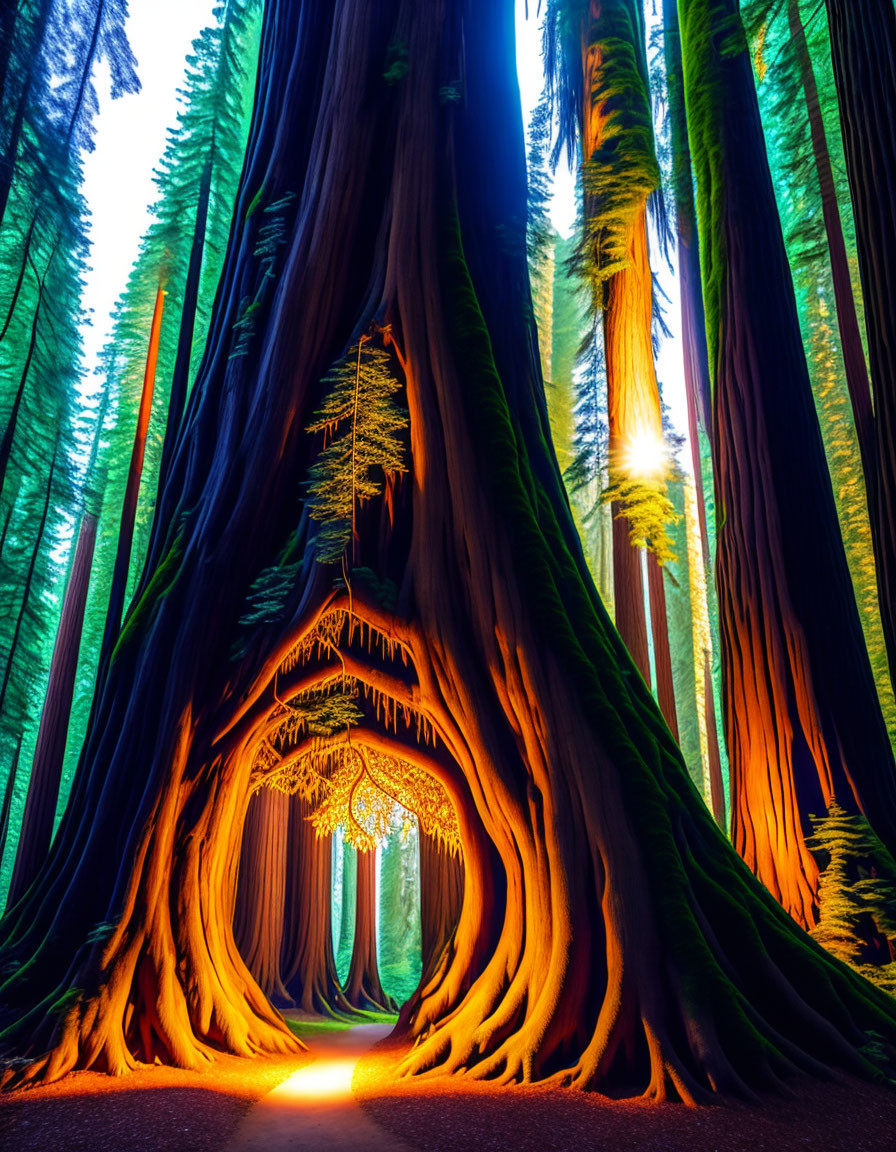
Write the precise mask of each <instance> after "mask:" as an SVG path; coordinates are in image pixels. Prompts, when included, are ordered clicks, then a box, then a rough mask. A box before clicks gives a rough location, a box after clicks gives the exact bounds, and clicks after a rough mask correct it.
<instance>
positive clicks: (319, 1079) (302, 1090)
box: [277, 1057, 358, 1101]
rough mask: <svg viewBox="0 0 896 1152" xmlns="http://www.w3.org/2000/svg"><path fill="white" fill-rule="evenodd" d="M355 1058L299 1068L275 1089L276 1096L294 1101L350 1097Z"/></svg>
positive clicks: (322, 1062)
mask: <svg viewBox="0 0 896 1152" xmlns="http://www.w3.org/2000/svg"><path fill="white" fill-rule="evenodd" d="M357 1063H358V1060H357V1057H354V1058H351V1059H341V1060H328V1059H320V1060H317V1061H315V1063H314V1064H311V1065H310V1066H309V1067H307V1068H300V1069H299V1071H298V1072H295V1073H294V1074H293V1075H292V1076H290V1077H289V1079H288V1080H285V1081H284V1082H283V1083H282V1084H281V1085H280V1087H279V1088H278V1089H277V1095H278V1096H283V1097H287V1096H288V1097H291V1098H293V1099H295V1100H304V1101H312V1100H317V1099H326V1100H327V1101H330V1100H332V1099H333V1098H334V1097H335V1096H351V1094H352V1075H353V1074H354V1071H355V1066H356V1065H357Z"/></svg>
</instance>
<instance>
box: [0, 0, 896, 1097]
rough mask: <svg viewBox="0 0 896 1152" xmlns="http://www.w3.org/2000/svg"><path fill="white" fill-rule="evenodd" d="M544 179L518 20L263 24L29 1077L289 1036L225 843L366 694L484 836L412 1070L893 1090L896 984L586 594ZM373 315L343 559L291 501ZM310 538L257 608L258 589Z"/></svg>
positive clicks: (14, 1017)
mask: <svg viewBox="0 0 896 1152" xmlns="http://www.w3.org/2000/svg"><path fill="white" fill-rule="evenodd" d="M396 45H398V46H400V47H401V49H402V51H400V52H398V53H397V57H396V52H397V49H396ZM405 46H406V53H407V54H406V58H405V54H404V48H405ZM403 64H406V65H407V66H406V68H405V67H402V65H403ZM526 191H527V190H526V176H525V158H524V147H523V138H522V116H521V112H520V103H519V91H518V83H517V79H516V66H515V59H514V5H513V4H512V3H511V2H510V0H495V2H494V3H489V4H482V3H472V2H468V0H434V2H433V3H432V4H419V3H416V2H411V0H383V2H382V3H378V4H375V5H374V4H370V3H367V2H366V0H338V2H337V3H335V4H332V5H321V4H317V3H311V2H305V0H289V2H286V0H269V3H268V5H267V7H266V10H265V24H264V33H263V48H262V59H261V68H260V81H259V90H258V97H257V102H256V109H255V115H254V118H253V125H252V130H251V134H250V142H249V148H248V156H247V161H246V167H245V169H244V178H243V182H242V186H241V190H240V193H239V197H238V203H237V206H236V211H235V214H234V220H235V227H234V232H233V235H232V237H231V243H230V247H229V252H228V256H227V260H226V264H225V269H224V274H223V278H222V284H221V288H220V290H219V295H218V306H217V307H216V309H215V316H214V317H213V320H212V325H211V335H210V338H209V342H208V344H207V347H206V352H205V357H204V360H203V366H202V368H201V369H200V372H199V378H198V380H197V384H196V387H195V388H194V390H193V393H192V395H191V398H190V402H189V405H188V411H187V417H186V421H185V425H184V431H183V434H182V436H181V437H180V438H179V440H178V444H177V448H176V450H175V454H174V459H173V462H172V468H171V472H170V474H169V480H168V483H167V484H166V486H165V490H164V492H163V493H162V494H161V498H160V501H159V516H158V518H157V521H156V526H155V528H154V538H153V541H152V544H151V547H150V562H149V564H148V566H147V569H146V571H145V573H144V576H143V580H142V582H141V585H140V588H139V589H138V593H137V597H136V602H135V605H134V606H133V608H132V609H131V611H130V612H129V615H128V619H127V621H126V623H125V626H124V628H123V630H122V636H121V639H120V640H119V648H118V653H117V657H116V659H115V660H114V661H113V662H112V663H111V665H110V669H109V673H108V675H107V677H106V679H105V682H104V683H103V684H102V686H101V689H100V697H99V700H98V702H97V705H96V707H95V709H94V714H93V718H92V722H91V725H90V730H89V733H88V737H87V741H86V746H85V752H84V756H83V758H82V762H81V765H80V768H79V772H78V775H77V778H76V782H75V788H74V791H73V795H72V800H71V803H70V805H69V807H68V809H67V811H66V815H65V817H64V819H63V823H62V825H61V827H60V831H59V834H58V835H57V837H56V838H55V841H54V844H53V847H52V849H51V853H50V857H49V859H48V861H47V864H46V865H45V867H44V869H43V870H42V873H41V875H40V877H39V880H38V882H37V883H36V884H34V885H33V886H32V888H31V889H30V890H29V893H28V894H27V895H26V897H25V899H24V900H23V901H21V902H20V904H19V906H18V907H17V909H16V910H15V912H14V913H13V914H12V915H10V916H8V917H7V918H5V920H4V921H3V923H2V927H0V971H11V972H12V975H10V977H9V978H8V979H7V980H6V982H5V984H4V985H3V988H2V994H0V1015H2V1021H3V1023H4V1024H5V1025H6V1030H5V1033H4V1040H5V1043H6V1046H7V1049H8V1050H9V1051H11V1052H15V1053H16V1054H18V1055H21V1056H24V1057H26V1058H27V1059H26V1062H23V1063H21V1064H17V1065H16V1066H15V1069H14V1070H11V1073H10V1076H11V1078H17V1079H19V1080H35V1079H39V1078H44V1079H52V1078H55V1077H58V1076H59V1075H61V1074H63V1073H65V1072H66V1071H68V1070H69V1069H71V1068H73V1067H86V1066H93V1067H96V1068H101V1069H102V1068H105V1069H109V1070H112V1071H124V1070H125V1069H127V1068H129V1067H133V1065H134V1063H135V1061H136V1060H137V1059H149V1060H152V1059H154V1058H155V1057H158V1058H159V1059H160V1060H163V1061H167V1062H170V1063H176V1064H179V1065H184V1066H188V1067H196V1066H201V1065H202V1064H204V1063H205V1062H206V1061H207V1060H208V1059H211V1058H213V1057H214V1054H215V1052H216V1051H217V1050H220V1049H225V1050H226V1051H229V1052H234V1053H237V1054H242V1055H250V1054H255V1053H258V1052H276V1051H284V1050H285V1051H295V1050H297V1049H298V1048H299V1047H300V1045H299V1043H298V1041H297V1040H296V1039H295V1038H294V1037H293V1036H292V1034H291V1033H290V1032H289V1031H288V1029H287V1027H286V1025H285V1023H284V1022H283V1020H282V1019H281V1018H280V1017H279V1016H278V1015H277V1014H276V1013H274V1012H273V1011H272V1009H271V1008H270V1006H269V1004H268V1002H267V1001H266V999H265V997H264V996H263V994H262V993H261V991H260V989H259V988H258V986H257V984H256V983H255V981H253V980H252V978H251V975H250V973H249V972H248V971H247V969H246V968H245V965H243V964H242V962H241V961H240V960H239V957H238V955H236V950H235V948H234V946H233V938H232V932H231V920H232V907H233V880H232V876H233V872H234V871H235V855H236V851H237V839H238V836H239V828H240V827H241V821H242V815H243V813H244V812H245V809H246V804H247V800H248V794H249V792H250V790H251V789H252V788H253V787H254V786H255V785H256V784H259V783H261V782H262V781H263V780H264V779H265V778H266V777H267V776H268V775H270V774H272V773H277V772H279V771H286V770H288V769H289V768H290V766H292V767H293V768H296V769H297V770H298V769H299V768H300V767H301V764H302V763H303V757H304V756H307V757H309V758H310V760H311V763H310V766H311V767H313V766H314V765H315V764H319V765H322V766H323V767H324V768H326V765H327V760H326V758H325V757H324V758H323V759H321V757H322V756H323V753H324V752H327V751H329V752H331V753H335V752H342V753H343V754H344V753H345V750H346V747H347V746H348V745H347V739H346V734H345V732H344V731H334V732H333V733H332V735H330V736H328V737H323V736H319V735H312V734H309V733H306V732H304V731H303V730H302V727H301V723H300V720H301V718H302V717H305V718H306V719H307V717H308V711H307V709H308V707H309V706H310V704H312V703H313V704H314V705H315V707H320V706H322V701H323V703H325V702H326V699H329V698H330V697H329V696H328V695H327V693H328V692H332V691H342V690H344V691H345V692H346V693H349V692H350V691H351V690H352V689H353V690H354V695H353V696H352V700H353V702H354V704H355V706H356V711H357V713H358V715H357V717H356V722H355V723H354V725H353V727H352V728H351V748H352V750H353V751H354V750H356V749H358V748H366V749H367V750H368V752H369V753H370V755H371V756H372V755H374V754H376V755H382V756H386V757H389V758H390V759H391V761H392V762H393V763H395V764H396V765H397V767H396V769H395V770H396V771H402V770H404V771H408V773H409V775H408V778H409V779H414V778H415V777H414V774H413V773H414V772H419V773H423V774H425V775H426V776H427V777H432V778H433V779H434V780H435V781H437V782H438V783H439V784H441V786H442V788H443V789H444V791H445V793H446V797H447V800H446V804H447V803H450V806H451V808H452V809H453V813H454V816H455V818H456V821H457V825H458V833H459V839H460V841H461V843H462V845H463V855H464V866H465V882H464V897H463V905H462V908H461V914H460V919H459V922H458V926H457V929H456V931H455V933H454V937H453V941H452V945H451V948H450V949H449V950H448V951H449V954H450V955H449V959H448V962H447V963H446V964H444V965H442V966H441V975H440V978H439V979H438V980H435V981H431V982H430V985H429V986H428V987H427V988H425V989H423V990H422V991H421V992H418V993H417V994H416V995H415V996H414V997H412V999H411V1001H409V1003H408V1006H407V1007H406V1009H405V1012H404V1014H403V1017H402V1035H403V1036H404V1037H405V1038H406V1039H409V1038H415V1039H417V1043H416V1044H415V1046H414V1047H413V1048H412V1049H410V1051H409V1052H408V1054H407V1057H406V1059H405V1062H404V1064H403V1068H404V1070H405V1071H407V1072H409V1073H416V1072H420V1071H423V1070H424V1069H428V1068H438V1069H440V1070H442V1071H452V1070H456V1069H465V1070H467V1071H468V1072H469V1074H470V1075H471V1076H474V1077H485V1078H490V1079H491V1080H492V1082H493V1083H496V1084H497V1083H505V1082H519V1081H532V1080H544V1079H549V1078H551V1077H556V1081H557V1082H562V1083H574V1084H578V1085H582V1086H588V1087H592V1088H602V1089H605V1090H612V1091H613V1092H616V1093H626V1094H629V1095H630V1094H632V1093H637V1092H643V1093H645V1094H646V1095H647V1097H648V1098H650V1099H662V1098H664V1097H665V1096H667V1095H668V1094H670V1093H672V1094H677V1095H679V1096H681V1097H683V1098H684V1099H686V1100H689V1101H691V1102H696V1101H697V1100H703V1099H708V1098H709V1097H710V1095H711V1094H712V1093H713V1092H740V1093H744V1094H748V1093H749V1092H750V1091H751V1089H752V1088H756V1089H770V1088H773V1087H779V1086H780V1082H781V1080H782V1079H783V1078H786V1077H790V1076H793V1075H795V1074H796V1073H797V1072H798V1071H799V1070H803V1071H808V1072H815V1073H817V1074H823V1073H824V1072H825V1070H826V1069H827V1068H828V1067H830V1066H837V1067H843V1068H848V1069H852V1070H854V1071H856V1072H860V1073H865V1074H869V1075H870V1074H872V1071H873V1070H872V1068H871V1067H870V1066H869V1064H868V1062H867V1061H866V1059H865V1058H864V1056H863V1055H862V1054H861V1053H860V1052H859V1048H860V1046H862V1045H864V1044H865V1042H866V1035H865V1032H866V1030H867V1029H872V1028H873V1029H874V1030H875V1031H877V1032H878V1033H879V1034H880V1035H882V1036H883V1037H884V1038H885V1040H886V1041H887V1042H889V1041H890V1040H891V1039H894V1038H896V1012H894V1009H893V1006H892V1002H891V1000H889V999H888V998H887V997H886V996H885V995H884V994H883V993H881V992H878V991H877V990H876V989H874V988H873V987H872V986H870V985H868V984H867V983H866V982H864V981H863V980H861V978H860V977H858V976H857V975H856V974H855V973H853V972H851V971H850V970H848V969H846V968H845V967H844V966H842V965H840V964H839V963H838V962H837V961H835V960H834V959H833V958H832V957H830V956H828V955H826V954H825V953H824V952H823V951H822V950H821V949H820V948H819V947H817V946H816V945H814V944H813V942H812V941H811V940H810V939H809V938H808V937H806V936H805V934H804V933H802V932H801V930H800V929H799V928H798V927H797V926H796V925H795V924H794V923H793V922H792V921H791V920H790V919H789V918H788V917H787V915H786V914H785V913H784V911H783V910H782V909H781V908H780V907H779V906H778V905H777V904H776V903H775V902H774V900H773V899H772V898H771V897H770V896H769V895H768V893H767V892H766V891H765V890H764V889H763V888H762V887H761V885H760V884H759V883H758V882H757V881H756V879H755V877H753V876H752V875H751V874H750V872H749V871H748V869H747V868H746V866H745V865H744V863H743V861H742V860H740V859H739V858H738V857H737V855H736V854H735V853H734V851H733V850H732V848H731V846H730V845H729V844H727V843H726V841H725V839H724V837H723V836H722V834H721V832H720V831H719V829H718V828H717V827H716V826H715V824H714V823H713V821H712V818H711V817H710V815H709V813H708V811H707V810H706V807H705V805H704V803H703V801H702V799H701V798H700V796H699V795H698V794H697V792H696V791H695V789H694V787H693V785H692V783H691V781H690V779H689V777H688V773H687V770H686V768H685V766H684V765H683V763H682V761H681V756H680V753H679V752H678V750H677V748H676V745H675V743H674V741H673V740H672V738H671V735H670V734H669V732H668V729H667V727H666V725H665V724H664V723H663V721H662V717H661V715H660V713H659V711H658V709H657V707H656V704H655V702H654V701H653V699H652V697H651V696H650V693H649V692H648V690H647V689H646V687H645V686H644V684H643V681H642V679H641V677H640V676H639V675H638V673H637V671H636V669H635V667H634V665H633V664H632V662H631V660H630V658H629V656H628V655H627V653H626V651H625V649H624V647H623V645H622V643H621V641H620V640H619V637H618V635H617V634H616V632H615V631H614V629H613V627H612V624H611V623H610V621H609V619H608V618H607V615H606V612H605V611H604V609H603V606H602V604H601V602H600V598H599V596H598V594H597V592H596V590H595V588H594V585H593V583H592V582H591V579H590V577H589V575H588V569H587V565H586V563H585V559H584V556H583V555H582V550H581V545H580V543H579V541H578V537H577V534H576V531H575V527H574V525H573V522H572V519H571V516H570V512H569V505H568V503H567V501H566V498H565V495H564V493H563V487H562V481H561V477H560V474H559V469H558V468H557V464H556V459H555V457H554V455H553V453H552V451H551V450H550V448H549V428H548V418H547V411H546V406H545V403H544V391H543V385H542V381H541V377H540V369H539V364H538V356H537V342H536V339H535V332H534V328H533V323H532V307H531V299H530V292H529V282H528V271H527V264H526V245H525V220H526ZM287 193H289V194H290V195H287ZM261 227H264V228H265V229H266V230H267V229H268V228H269V227H270V228H271V229H272V232H273V234H279V235H280V236H281V237H282V243H281V244H280V245H279V246H278V247H277V249H276V253H275V258H274V259H273V265H272V264H271V258H269V256H265V255H264V254H262V255H258V254H257V253H258V252H259V229H260V228H261ZM265 234H266V235H268V236H269V235H271V232H267V231H266V233H265ZM267 251H268V252H269V251H270V245H269V246H268V249H267ZM250 309H251V311H250ZM235 322H238V324H239V326H238V328H237V329H236V331H235V330H234V327H233V325H234V323H235ZM374 322H376V323H374ZM383 328H386V329H387V333H386V334H387V335H388V337H389V339H390V343H389V344H388V345H386V346H385V347H384V351H386V352H388V354H389V355H390V356H392V355H393V354H394V357H395V361H394V363H393V365H392V367H393V370H394V373H395V376H396V379H397V380H399V383H400V386H401V387H400V392H401V396H400V399H401V401H402V403H406V405H407V412H408V422H409V429H408V434H407V443H406V445H405V448H406V451H407V472H406V474H404V475H402V476H400V477H394V478H393V479H391V480H390V481H389V482H388V483H386V482H383V484H382V490H381V494H379V495H373V496H371V498H370V499H369V500H367V501H365V503H364V504H362V505H359V507H358V508H357V510H355V509H352V511H353V512H354V511H357V528H358V536H357V541H356V547H357V556H358V559H357V567H353V568H352V569H351V570H349V567H348V562H347V559H346V565H345V571H343V565H342V564H341V563H339V562H336V563H334V564H325V563H321V562H320V560H319V556H320V553H319V551H318V542H319V536H318V526H316V525H314V524H312V523H310V522H309V517H308V512H307V508H306V507H305V506H304V504H303V493H304V492H305V491H306V490H307V489H306V485H307V480H308V474H309V469H310V468H311V467H312V466H313V465H314V464H315V463H316V462H317V461H318V459H319V453H320V451H321V442H320V437H318V436H314V437H312V436H310V435H309V434H308V433H307V432H306V431H305V429H306V428H307V426H308V424H309V423H311V421H312V419H313V414H314V413H315V412H317V411H319V410H320V406H321V404H322V403H323V398H324V396H325V395H328V394H330V393H329V389H330V387H331V381H330V382H328V379H327V374H328V370H329V369H330V368H331V366H333V365H334V364H337V365H339V364H342V363H344V362H345V359H346V355H347V354H349V353H350V350H351V349H354V348H356V347H357V345H358V343H359V340H360V337H361V336H362V335H369V337H370V340H371V341H373V342H380V341H381V339H382V329H383ZM348 519H350V518H348ZM296 550H298V554H299V555H300V556H302V559H303V562H302V564H301V565H300V566H298V567H296V568H295V569H294V571H295V582H294V584H291V585H290V587H289V589H288V594H287V595H285V596H284V597H283V598H282V599H281V600H278V601H277V604H276V608H274V607H271V606H270V604H269V605H268V615H267V617H266V618H265V619H263V620H261V619H259V614H258V611H257V598H253V596H254V593H253V589H255V590H256V591H257V589H258V587H259V584H258V583H257V581H258V578H259V576H260V575H261V576H265V574H268V575H269V573H270V569H271V568H272V566H275V565H276V564H277V562H278V558H281V557H283V556H287V557H291V556H292V555H295V554H296ZM364 568H366V569H367V576H366V579H365V578H364V575H363V573H362V572H361V571H360V569H364ZM276 571H277V572H278V573H281V574H282V567H277V568H276ZM346 575H347V576H348V577H349V583H350V590H349V588H347V587H346V581H345V577H346ZM266 578H267V576H266ZM250 608H251V609H254V612H253V613H250V612H249V611H248V610H247V609H250ZM324 698H326V699H324ZM296 741H298V743H296ZM315 757H318V759H315ZM402 762H404V763H405V764H407V765H410V768H411V769H413V771H410V769H402V768H401V764H402ZM321 786H322V787H324V784H323V783H322V785H321ZM110 861H111V862H113V863H114V862H118V864H119V867H118V868H117V869H116V868H114V867H110ZM98 924H102V925H103V930H102V933H101V936H99V937H98V936H97V935H96V934H95V930H96V926H97V925H98ZM51 932H52V941H53V943H52V947H49V946H47V945H46V944H45V943H44V942H45V940H46V939H47V937H48V935H49V934H50V933H51ZM7 965H9V967H7ZM65 993H68V995H67V996H66V998H64V999H63V1000H61V1001H60V997H61V996H63V995H64V994H65ZM60 1005H61V1007H60ZM52 1006H55V1008H56V1010H55V1011H54V1012H50V1011H49V1009H50V1008H51V1007H52Z"/></svg>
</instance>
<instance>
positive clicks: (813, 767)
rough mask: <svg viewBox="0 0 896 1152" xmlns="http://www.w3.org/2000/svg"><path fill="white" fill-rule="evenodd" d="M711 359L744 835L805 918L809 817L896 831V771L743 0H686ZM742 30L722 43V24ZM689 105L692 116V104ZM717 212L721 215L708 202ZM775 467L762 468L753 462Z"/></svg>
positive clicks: (770, 880)
mask: <svg viewBox="0 0 896 1152" xmlns="http://www.w3.org/2000/svg"><path fill="white" fill-rule="evenodd" d="M679 12H680V14H681V22H682V24H681V28H682V45H683V49H684V52H683V55H684V85H685V95H686V98H687V107H688V114H689V120H688V129H689V131H690V139H691V147H692V153H693V162H694V171H695V174H696V185H697V197H698V205H699V204H700V203H702V204H703V205H704V206H705V210H704V211H701V212H698V217H697V218H698V221H699V224H700V237H699V239H700V255H701V261H702V265H703V290H704V300H705V306H706V315H707V320H708V336H709V363H710V365H711V366H712V369H713V372H714V389H713V397H714V418H713V444H714V448H715V461H714V464H715V467H714V472H715V483H716V506H717V507H719V508H722V509H724V522H723V524H722V525H721V527H720V528H719V529H718V559H717V565H716V579H717V582H718V591H719V613H720V624H721V634H722V662H723V690H724V699H725V710H726V715H725V731H726V735H727V741H728V751H729V756H730V759H731V789H732V838H733V840H734V843H735V845H736V847H737V848H738V850H739V851H740V852H741V854H742V855H743V856H744V859H745V860H746V861H747V863H748V864H749V865H750V867H751V868H752V869H753V870H754V871H755V872H756V874H757V875H758V876H759V877H760V879H762V880H763V882H764V883H765V884H766V886H767V887H768V888H769V890H770V891H771V892H772V893H773V894H774V895H775V896H776V897H777V899H779V900H780V901H781V903H782V904H783V905H784V907H785V908H786V909H787V910H788V912H790V914H791V915H792V916H793V917H794V919H796V920H797V921H798V922H799V923H801V924H803V925H805V926H810V927H811V926H812V925H813V924H814V923H815V921H816V915H817V894H818V866H817V864H816V861H815V859H814V857H813V856H812V853H811V852H810V851H809V849H808V847H807V846H806V842H805V837H806V835H807V834H809V833H810V832H811V827H810V824H809V816H810V814H817V813H821V812H824V811H826V809H827V808H828V806H829V805H830V804H831V803H832V802H834V801H835V800H836V801H837V802H838V803H840V804H842V805H844V807H847V808H848V809H849V810H851V811H856V810H861V811H862V812H864V813H865V814H866V816H867V817H868V819H869V820H870V821H871V823H872V824H873V826H874V828H875V830H876V831H877V833H878V835H879V836H880V837H881V839H882V840H883V841H884V843H885V844H886V845H887V846H888V847H889V848H890V849H892V847H893V846H894V845H896V772H894V766H893V759H892V753H891V751H890V746H889V740H888V738H887V733H886V728H885V726H884V723H883V718H882V716H881V711H880V706H879V703H878V700H877V694H876V691H875V687H874V680H873V677H872V674H871V667H870V664H869V661H868V654H867V650H866V648H865V643H864V638H863V636H862V631H861V625H860V622H859V616H858V611H857V609H856V602H855V596H854V593H853V588H852V582H851V580H850V576H849V571H848V568H847V565H846V557H845V555H844V551H843V542H842V539H841V536H840V528H839V523H838V520H837V513H836V508H835V505H834V498H833V493H832V491H831V482H830V476H829V474H828V470H827V463H826V460H825V455H824V449H823V446H822V441H821V434H820V431H819V427H818V420H817V417H816V413H815V405H814V400H813V396H812V390H811V385H810V381H809V374H808V369H807V367H806V359H805V354H804V351H803V346H802V340H801V337H800V329H799V322H798V317H797V310H796V301H795V298H794V294H793V286H792V281H791V276H790V268H789V265H788V263H787V257H786V253H785V249H784V240H783V236H782V233H781V226H780V222H779V219H778V213H777V207H776V203H775V197H774V189H773V187H772V181H771V175H770V172H769V167H768V161H767V158H766V154H765V143H764V140H763V135H762V127H761V124H760V119H759V108H758V103H757V99H756V92H755V87H754V81H753V74H752V68H751V62H750V57H749V53H748V50H747V46H746V40H745V37H744V34H743V29H742V28H741V27H740V24H739V15H738V6H737V3H736V2H735V0H681V2H680V3H679ZM723 35H724V37H725V38H726V39H725V43H726V44H728V43H729V42H730V43H733V44H735V45H736V46H737V50H733V49H731V48H730V47H729V48H727V49H726V50H725V51H722V49H720V48H719V43H721V39H722V37H723ZM692 110H693V115H692ZM710 204H711V205H713V206H714V207H713V211H712V212H711V213H710V212H709V208H708V206H709V205H710ZM757 462H760V463H761V467H760V466H757Z"/></svg>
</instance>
